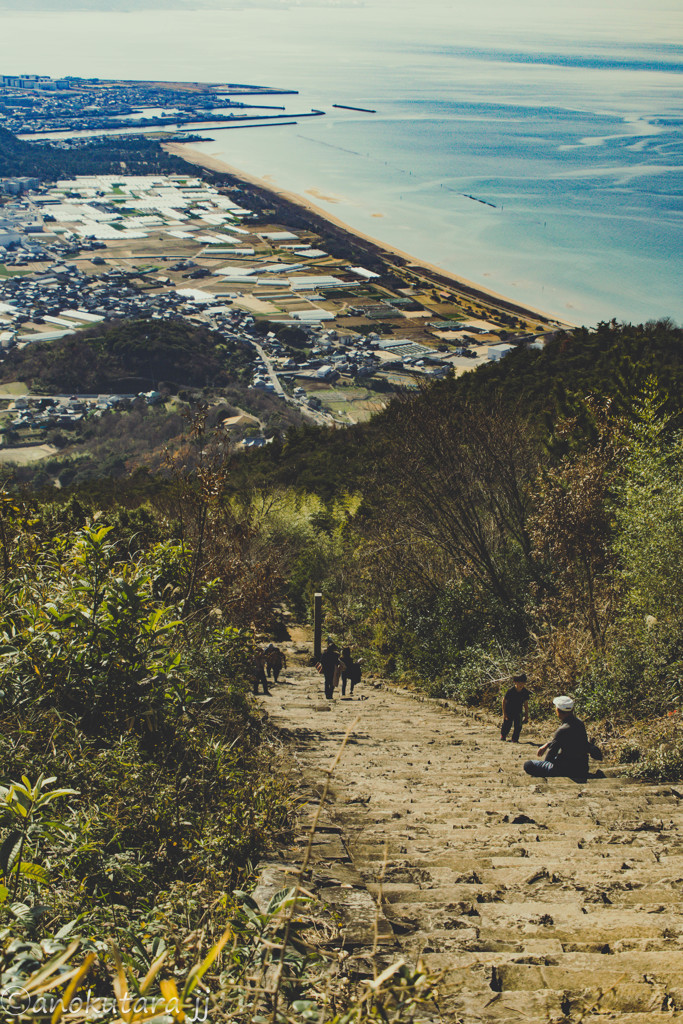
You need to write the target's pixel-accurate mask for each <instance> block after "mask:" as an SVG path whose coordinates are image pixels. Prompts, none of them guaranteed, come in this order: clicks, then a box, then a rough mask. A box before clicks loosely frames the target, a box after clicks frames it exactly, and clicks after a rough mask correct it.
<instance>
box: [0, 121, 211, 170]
mask: <svg viewBox="0 0 683 1024" xmlns="http://www.w3.org/2000/svg"><path fill="white" fill-rule="evenodd" d="M124 170H125V172H126V174H183V173H188V171H192V173H193V174H196V168H191V167H190V166H189V165H188V164H186V163H185V161H184V160H181V159H180V158H179V157H175V156H170V155H169V154H168V153H166V152H165V151H164V150H163V149H162V148H161V146H160V145H159V143H158V142H156V141H154V140H153V139H147V138H145V137H144V136H142V135H137V136H134V137H126V136H118V137H117V138H115V139H114V138H112V139H109V140H108V139H106V138H104V139H77V140H71V142H70V143H69V147H68V148H66V147H65V145H64V144H63V143H61V144H60V145H52V144H50V143H49V142H25V141H24V140H23V139H18V138H17V137H16V135H13V134H12V133H11V132H8V131H7V129H6V128H1V127H0V177H5V178H15V177H24V176H26V177H31V178H40V179H41V181H59V180H60V179H62V178H73V177H75V176H76V175H79V174H121V172H122V171H124Z"/></svg>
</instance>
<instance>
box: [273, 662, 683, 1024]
mask: <svg viewBox="0 0 683 1024" xmlns="http://www.w3.org/2000/svg"><path fill="white" fill-rule="evenodd" d="M287 646H288V647H289V651H288V653H290V652H291V651H294V650H297V651H298V652H299V653H298V657H299V658H300V659H301V660H310V654H308V655H307V654H306V653H305V651H306V645H304V644H302V643H300V642H299V643H295V644H292V645H287ZM295 657H296V655H295ZM362 698H365V699H362ZM260 699H261V700H262V702H263V706H264V708H265V710H267V711H268V713H269V715H270V717H271V721H272V722H273V724H274V725H275V726H276V727H277V728H278V729H279V730H280V731H281V733H282V735H283V736H284V737H285V738H286V739H287V741H288V742H289V743H291V745H292V747H291V749H292V756H293V758H294V762H295V764H297V763H298V771H299V772H300V774H301V775H302V776H303V777H305V778H306V779H307V780H308V783H309V784H310V783H315V782H316V780H317V781H318V782H319V783H320V784H322V783H323V782H324V772H325V771H326V770H327V769H328V768H329V766H330V764H331V762H332V761H333V759H334V757H335V755H336V753H337V751H338V749H339V746H340V744H341V742H342V740H343V737H344V734H345V732H346V730H347V728H348V727H349V725H350V724H351V723H352V722H353V721H354V719H355V718H356V717H357V716H360V718H359V721H358V724H357V725H356V728H355V731H354V733H353V735H352V737H351V739H350V741H349V743H348V745H347V747H346V749H345V750H344V752H343V755H342V757H341V761H340V764H339V766H338V768H337V770H336V771H335V774H334V777H333V779H332V785H331V791H330V796H329V799H328V812H327V817H326V819H325V820H326V821H327V822H328V824H327V825H324V826H323V829H322V831H323V834H322V835H321V836H319V837H317V840H316V841H317V842H318V843H319V846H318V850H317V859H316V861H315V863H314V867H313V871H314V874H315V873H317V874H318V876H321V875H322V876H324V875H325V871H326V870H327V869H328V868H330V869H331V867H332V866H333V865H334V864H335V863H336V866H337V873H339V871H340V870H341V871H346V872H347V874H346V875H345V876H344V877H346V878H347V882H346V883H345V885H344V886H343V888H344V889H345V890H346V893H347V898H348V900H349V901H350V902H349V907H350V911H349V913H348V914H347V918H348V919H349V920H350V921H351V922H353V919H354V909H353V908H354V906H355V903H357V904H358V905H360V904H362V903H363V902H364V901H365V904H369V903H370V900H369V897H368V893H369V894H370V896H372V898H373V900H375V901H376V900H377V899H378V896H379V894H380V890H381V896H382V903H381V914H380V920H379V930H380V933H381V941H382V949H383V950H384V952H389V953H390V954H391V958H392V959H395V958H397V957H399V956H404V957H405V958H406V960H408V961H410V962H414V961H415V960H416V959H417V957H418V956H422V958H423V960H424V962H425V963H426V965H427V966H428V967H429V968H431V969H434V970H436V971H443V972H444V977H443V980H442V982H441V983H440V985H439V992H440V997H439V1009H440V1013H441V1018H439V1017H438V1015H437V1016H436V1017H435V1018H434V1019H435V1020H438V1019H442V1020H444V1021H448V1022H449V1024H457V1022H458V1021H462V1022H463V1024H473V1022H480V1021H487V1022H500V1024H502V1022H505V1024H512V1022H516V1021H526V1022H529V1024H549V1022H558V1024H559V1022H567V1024H569V1022H572V1024H574V1022H579V1021H582V1022H585V1024H597V1022H598V1021H600V1022H605V1021H627V1022H629V1024H645V1022H650V1021H660V1020H662V1021H663V1020H680V1021H683V917H681V913H680V896H681V890H682V887H683V841H682V840H681V835H680V827H681V824H682V823H683V819H682V814H683V791H680V792H679V790H678V789H677V788H676V787H675V786H671V785H668V784H647V783H637V782H633V781H631V780H628V779H626V778H624V777H621V776H616V775H614V776H612V777H607V778H604V779H590V780H589V781H588V782H586V783H584V784H577V783H574V782H571V781H570V780H568V779H551V780H549V781H544V780H540V779H532V778H529V777H527V776H526V775H525V774H524V772H523V770H522V764H523V762H524V761H525V760H526V759H527V758H529V757H535V756H536V754H535V751H536V748H537V747H538V745H539V744H540V743H541V742H544V741H545V740H546V739H547V738H548V735H547V731H548V726H547V724H546V725H535V724H534V723H533V722H531V723H530V724H529V725H527V726H525V727H524V731H523V732H522V737H521V741H520V742H519V744H512V743H510V742H507V743H502V742H501V741H500V736H499V729H498V728H497V726H496V723H495V721H494V720H493V719H489V718H485V717H484V716H479V715H475V714H473V713H468V712H463V711H462V709H461V710H460V713H457V712H456V713H454V711H453V709H452V706H451V707H449V706H448V703H447V702H444V701H436V700H432V699H429V698H422V697H420V696H419V695H412V694H407V693H405V692H402V691H396V690H393V689H389V688H385V687H381V686H379V685H378V684H373V682H372V681H365V680H364V681H363V682H362V683H361V685H360V687H358V688H357V689H356V693H355V694H354V699H353V700H349V699H346V700H344V699H341V697H340V691H339V690H337V691H336V693H335V698H334V700H332V701H325V699H324V697H323V695H322V677H321V676H320V675H319V674H318V673H317V672H316V670H315V669H313V668H309V667H308V665H307V664H306V665H303V664H295V661H294V657H292V656H291V654H290V667H289V668H288V669H287V670H285V672H284V673H283V678H282V679H281V680H280V683H279V684H278V685H277V686H274V687H273V689H272V695H271V696H270V697H263V698H260ZM593 767H597V765H595V763H594V762H593ZM293 768H294V765H293ZM296 771H297V769H294V772H293V774H296ZM330 822H331V824H330ZM385 847H386V850H387V855H386V867H385V868H384V878H383V881H382V883H381V885H380V881H379V879H380V876H381V875H382V869H383V865H384V859H385ZM323 882H324V877H323ZM330 891H331V890H330ZM323 892H324V890H323ZM354 900H355V903H354ZM366 910H367V907H366ZM372 910H373V913H374V907H372ZM361 916H362V915H361ZM387 922H388V923H387ZM389 925H390V926H391V928H389ZM349 941H352V940H349ZM359 942H360V940H359ZM366 942H367V937H366ZM679 1008H680V1009H679Z"/></svg>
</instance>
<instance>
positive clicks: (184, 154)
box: [161, 142, 577, 329]
mask: <svg viewBox="0 0 683 1024" xmlns="http://www.w3.org/2000/svg"><path fill="white" fill-rule="evenodd" d="M161 145H162V148H163V149H164V150H166V152H167V153H170V154H171V155H172V156H177V157H180V158H181V159H182V160H185V161H187V163H190V164H195V165H197V166H200V167H204V168H206V170H209V171H216V172H218V173H223V174H229V175H231V176H232V177H234V178H237V179H239V180H241V181H244V182H246V183H248V184H250V185H254V186H255V187H256V188H259V189H263V191H265V192H268V193H270V194H272V195H276V196H278V197H279V198H281V199H283V200H285V201H287V202H289V203H293V204H294V205H295V206H300V207H303V209H304V210H307V211H308V212H309V213H312V214H314V215H315V216H316V217H320V218H321V219H322V220H325V221H328V222H329V223H330V224H332V225H334V227H336V228H339V229H341V230H342V231H344V232H346V233H347V234H349V235H352V236H353V237H355V238H358V239H361V240H362V241H364V242H368V243H370V244H371V245H372V246H374V247H375V248H376V249H377V250H378V251H379V252H380V254H382V253H384V254H388V255H390V256H398V257H399V259H401V260H403V261H405V264H406V265H407V266H410V267H415V268H418V269H424V270H425V271H427V272H428V273H429V274H431V275H433V276H434V277H436V278H440V279H442V280H444V281H447V282H448V283H449V284H450V285H451V286H454V287H456V288H460V289H462V290H463V291H464V292H466V293H467V294H468V295H470V296H471V297H472V296H473V297H477V298H480V299H481V300H483V301H484V302H489V303H490V304H491V305H497V304H500V305H501V306H502V307H503V308H504V309H516V310H518V311H520V312H522V313H526V314H529V318H530V319H534V320H538V319H540V320H543V321H546V322H547V323H548V324H549V325H557V326H559V327H565V328H570V329H573V328H575V327H576V326H577V324H573V323H571V322H570V321H568V320H564V319H563V318H561V317H557V316H555V315H554V314H553V313H551V312H549V311H543V310H540V309H537V308H536V307H534V306H529V305H523V304H521V303H519V302H516V301H515V300H514V299H511V298H509V296H507V295H501V294H500V293H499V292H494V291H491V290H490V289H488V288H486V287H484V286H482V285H479V284H476V283H475V282H474V281H469V280H468V279H467V278H464V277H459V276H458V275H456V274H454V273H452V272H451V271H450V270H445V269H444V268H443V267H439V266H437V265H436V264H434V263H429V262H427V261H426V260H422V259H418V258H417V257H415V256H412V255H411V254H410V253H408V252H405V251H404V250H403V249H399V248H397V247H396V246H393V245H389V244H388V243H386V242H382V241H381V240H380V239H378V238H375V237H374V236H372V235H368V234H365V232H363V231H360V230H358V229H357V228H354V227H352V226H351V225H350V224H347V223H346V222H345V221H343V220H341V219H340V218H339V217H335V215H334V214H333V213H330V212H329V211H328V210H326V209H324V208H323V207H321V206H318V205H316V204H315V203H313V202H311V200H310V199H307V198H306V196H303V195H300V194H299V193H297V192H290V191H288V190H287V189H284V188H280V187H279V186H278V185H277V184H275V183H274V182H272V181H270V180H267V179H265V178H259V177H257V176H256V175H255V174H250V173H248V172H246V171H242V170H240V169H239V168H238V167H234V166H233V165H232V164H228V163H226V162H225V161H224V160H221V159H220V158H218V157H214V156H210V155H209V154H208V153H202V152H201V151H200V150H198V149H193V148H192V146H191V145H189V144H187V143H184V142H168V143H162V144H161Z"/></svg>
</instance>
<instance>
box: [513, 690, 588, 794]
mask: <svg viewBox="0 0 683 1024" xmlns="http://www.w3.org/2000/svg"><path fill="white" fill-rule="evenodd" d="M553 704H554V705H555V711H556V712H557V717H558V718H559V719H560V727H559V729H558V730H557V732H556V733H555V735H554V736H553V738H552V739H551V740H549V741H548V742H547V743H544V744H543V746H542V747H539V748H538V756H539V758H542V760H539V761H527V762H526V763H525V765H524V771H525V772H526V773H527V775H534V776H536V777H537V778H548V777H549V776H551V775H565V776H568V777H569V778H570V779H577V780H579V779H580V780H582V781H583V780H585V779H586V778H587V776H588V750H589V746H590V744H589V743H588V737H587V735H586V726H585V725H584V724H583V722H582V721H581V720H580V719H579V718H577V717H576V715H575V714H574V701H573V700H572V698H571V697H566V696H562V697H555V698H553Z"/></svg>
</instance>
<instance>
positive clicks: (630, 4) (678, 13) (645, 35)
mask: <svg viewBox="0 0 683 1024" xmlns="http://www.w3.org/2000/svg"><path fill="white" fill-rule="evenodd" d="M164 8H166V9H173V10H201V9H212V10H223V11H225V10H251V11H253V10H254V9H256V8H267V9H280V10H282V9H296V8H304V9H307V10H311V9H317V10H322V11H325V10H330V11H332V10H335V9H336V10H339V9H353V10H354V11H355V14H356V16H357V17H358V18H359V21H360V22H362V20H363V18H365V17H368V16H370V17H372V15H373V14H375V13H377V14H379V13H381V14H382V15H383V16H385V15H387V14H389V13H390V14H391V21H392V22H393V24H394V25H396V24H397V23H398V25H400V26H405V28H406V30H409V29H410V26H411V25H414V24H421V25H422V26H423V27H424V26H425V24H426V23H429V22H432V23H433V24H434V26H435V27H436V26H437V25H438V24H439V23H441V25H448V26H449V27H454V26H458V27H460V28H461V30H462V31H463V32H467V33H469V32H470V31H471V30H482V29H485V28H489V29H490V30H491V32H492V33H493V34H495V35H498V34H499V33H500V32H509V33H511V34H513V35H514V36H515V37H519V36H521V35H524V34H525V33H527V34H528V35H530V36H532V37H533V36H536V35H537V34H546V33H548V34H553V35H555V34H556V35H558V36H560V37H562V38H565V39H571V38H574V39H576V40H577V41H579V40H587V39H592V40H595V41H596V42H597V41H600V40H601V39H609V40H612V41H613V40H623V41H624V42H643V41H652V42H658V43H666V42H668V43H671V44H674V45H677V46H682V45H683V4H682V3H681V0H649V2H645V0H573V2H572V3H571V4H569V3H567V4H559V3H558V4H553V3H548V0H475V2H472V0H420V3H416V2H415V0H21V2H19V3H18V2H17V0H0V10H7V11H14V12H15V13H20V12H21V11H30V10H38V11H51V12H55V13H56V12H59V11H78V10H82V11H102V12H104V11H140V10H144V9H164ZM0 29H1V25H0Z"/></svg>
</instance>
